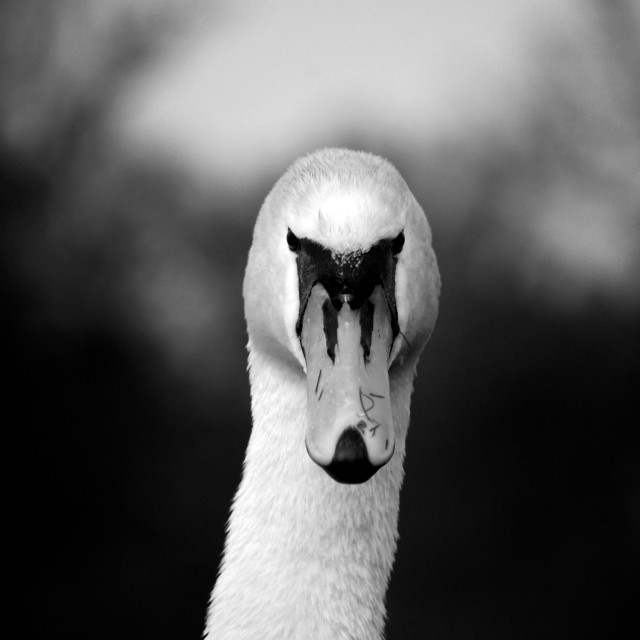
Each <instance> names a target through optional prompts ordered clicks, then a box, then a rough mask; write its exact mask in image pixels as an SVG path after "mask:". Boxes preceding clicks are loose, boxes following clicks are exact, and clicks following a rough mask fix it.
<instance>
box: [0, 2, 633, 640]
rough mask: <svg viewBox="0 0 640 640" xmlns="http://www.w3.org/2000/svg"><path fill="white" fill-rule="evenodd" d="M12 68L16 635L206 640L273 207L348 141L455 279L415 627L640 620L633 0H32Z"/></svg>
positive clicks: (552, 626)
mask: <svg viewBox="0 0 640 640" xmlns="http://www.w3.org/2000/svg"><path fill="white" fill-rule="evenodd" d="M0 56H1V60H0V63H1V65H0V73H1V75H0V194H1V201H0V202H1V218H0V247H1V248H0V265H1V267H0V268H1V270H0V282H1V283H2V326H3V331H2V334H3V338H4V340H3V342H4V347H3V351H4V357H3V362H4V363H5V365H4V370H5V375H6V379H7V382H6V383H5V390H6V398H7V400H8V405H7V408H6V410H5V412H4V414H5V429H6V430H7V431H11V432H13V431H15V432H17V434H18V441H19V447H18V459H17V461H16V465H15V466H14V467H13V471H11V477H14V474H15V477H14V479H13V480H11V479H10V480H9V482H10V488H9V490H8V493H9V494H10V496H11V499H10V504H11V505H13V504H15V507H16V515H15V517H12V518H11V519H10V520H9V522H10V527H11V531H12V533H15V536H16V538H17V540H16V543H17V544H16V546H15V548H16V549H17V553H18V558H17V564H18V568H19V570H18V574H19V575H18V579H17V583H16V591H17V596H18V597H17V601H18V609H17V611H15V612H10V614H9V615H10V616H11V617H13V616H12V615H11V614H12V613H13V614H14V616H15V619H16V622H17V623H18V625H19V627H20V630H21V631H20V635H21V637H35V636H36V635H37V636H38V637H39V636H42V635H46V636H49V635H51V636H52V637H53V636H57V635H61V636H63V637H65V638H67V639H69V640H71V639H74V638H83V639H84V638H87V637H92V638H94V639H95V640H102V639H104V640H107V639H109V640H112V639H114V638H118V639H129V638H131V639H134V638H135V639H140V638H155V639H157V640H161V639H164V638H166V639H169V638H171V639H173V640H175V639H177V638H180V639H185V640H188V639H190V638H193V639H196V638H199V637H200V635H201V633H202V630H203V626H204V616H205V610H206V606H207V601H208V597H209V592H210V590H211V587H212V585H213V582H214V579H215V576H216V572H217V567H218V563H219V558H220V554H221V552H222V545H223V539H224V529H225V522H226V519H227V516H228V510H229V504H230V501H231V498H232V496H233V494H234V491H235V489H236V487H237V484H238V482H239V480H240V475H241V468H242V459H243V455H244V450H245V447H246V443H247V440H248V437H249V431H250V426H251V421H250V412H249V387H248V382H247V377H246V370H245V369H246V353H245V343H246V335H245V328H244V320H243V309H242V297H241V285H242V277H243V270H244V265H245V260H246V255H247V251H248V249H249V246H250V241H251V233H252V226H253V223H254V220H255V216H256V214H257V212H258V209H259V207H260V204H261V202H262V200H263V198H264V197H265V195H266V194H267V192H268V190H269V188H270V187H271V185H272V184H273V182H274V181H275V180H276V179H277V178H278V177H279V175H280V174H281V173H282V172H283V171H284V170H285V168H286V167H287V166H288V164H289V163H290V162H291V161H293V160H294V158H295V157H296V156H298V155H300V154H302V153H306V152H308V151H310V150H312V149H314V148H316V147H322V146H331V145H342V146H350V147H354V148H359V149H365V150H369V151H372V152H375V153H378V154H380V155H383V156H385V157H387V158H388V159H389V160H391V161H392V162H393V163H394V164H395V165H396V166H397V168H398V169H399V170H400V172H401V173H402V174H403V175H404V177H405V179H406V180H407V182H408V184H409V186H410V188H411V189H412V191H413V192H414V194H415V195H416V197H417V198H418V200H419V201H420V202H421V204H422V205H423V207H424V209H425V211H426V213H427V215H428V217H429V219H430V222H431V225H432V228H433V232H434V242H435V248H436V252H437V254H438V257H439V261H440V269H441V272H442V279H443V292H442V299H441V313H440V318H439V321H438V325H437V327H436V331H435V333H434V335H433V338H432V340H431V343H430V344H429V345H428V346H427V349H426V351H425V354H424V356H423V358H422V362H421V365H420V368H419V376H418V380H417V386H416V391H415V395H414V402H413V420H412V426H411V429H410V433H409V442H408V455H407V460H406V467H405V468H406V480H405V486H404V489H403V493H402V501H401V515H400V525H399V526H400V535H401V539H400V543H399V550H398V555H397V560H396V565H395V570H394V574H393V576H392V580H391V585H390V589H389V593H388V612H389V623H388V631H387V635H388V638H389V640H396V639H400V638H432V639H437V640H441V639H451V640H460V639H474V640H482V639H485V638H486V639H491V640H495V639H497V638H505V639H510V640H511V639H513V638H519V639H520V638H522V639H529V638H531V639H539V638H602V637H613V638H627V637H634V638H635V637H638V635H637V633H638V615H637V613H638V612H637V608H638V601H637V593H636V595H635V596H634V595H633V593H634V591H633V586H634V585H635V588H636V589H637V584H638V578H639V577H640V571H639V569H640V456H639V449H638V447H637V437H636V431H637V429H638V426H637V425H638V424H639V422H638V410H637V409H638V381H639V376H638V373H639V369H640V366H639V356H640V332H639V330H638V329H639V326H640V322H639V321H640V6H639V3H638V2H637V1H636V0H607V1H605V0H601V1H597V0H563V1H561V2H558V1H557V0H538V1H537V2H535V3H533V2H525V1H524V0H476V1H475V2H473V3H471V2H464V1H462V0H447V1H446V2H445V1H443V0H422V1H421V2H417V1H414V2H411V1H409V0H395V1H394V2H390V1H389V2H377V1H376V2H374V1H371V0H369V1H365V0H347V1H338V0H326V1H325V2H323V3H315V2H311V1H310V0H303V1H298V2H295V3H294V2H283V1H279V0H268V1H262V2H256V1H254V2H251V1H249V0H238V1H236V2H231V1H229V0H227V1H215V0H209V1H205V0H180V1H178V0H136V1H134V0H109V1H107V2H105V1H104V0H59V1H58V2H55V3H54V2H48V0H4V1H2V2H0ZM10 451H13V449H12V448H11V449H10ZM10 451H8V452H7V453H9V452H10ZM8 462H10V458H8ZM14 524H15V527H14V526H13V525H14ZM8 551H9V555H10V556H12V555H13V553H12V551H13V550H12V548H10V549H9V550H8ZM10 559H12V558H10ZM12 586H13V585H12Z"/></svg>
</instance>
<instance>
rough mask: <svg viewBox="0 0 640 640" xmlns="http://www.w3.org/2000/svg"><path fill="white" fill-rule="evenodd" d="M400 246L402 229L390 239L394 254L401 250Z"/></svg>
mask: <svg viewBox="0 0 640 640" xmlns="http://www.w3.org/2000/svg"><path fill="white" fill-rule="evenodd" d="M402 247H404V231H401V232H400V233H399V234H398V235H397V236H396V237H395V238H394V239H393V240H392V241H391V251H393V253H394V254H395V255H398V254H399V253H400V252H401V251H402Z"/></svg>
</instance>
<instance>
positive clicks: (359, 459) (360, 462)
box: [307, 427, 395, 484]
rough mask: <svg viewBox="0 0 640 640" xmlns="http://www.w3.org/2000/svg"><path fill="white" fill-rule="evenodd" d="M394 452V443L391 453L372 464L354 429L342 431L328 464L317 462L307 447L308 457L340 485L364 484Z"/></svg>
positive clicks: (362, 441) (360, 437)
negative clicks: (377, 462) (379, 461)
mask: <svg viewBox="0 0 640 640" xmlns="http://www.w3.org/2000/svg"><path fill="white" fill-rule="evenodd" d="M394 450H395V443H394V445H393V446H392V448H391V452H390V453H389V454H388V455H387V456H385V457H384V459H383V460H382V462H381V463H380V464H373V463H372V462H371V460H370V459H369V454H368V452H367V447H366V445H365V443H364V440H363V438H362V435H361V434H360V432H359V431H358V430H357V429H356V428H354V427H347V428H346V429H345V430H344V431H343V433H342V435H341V436H340V438H339V439H338V443H337V444H336V448H335V452H334V454H333V458H332V460H331V461H330V462H328V463H326V462H324V461H320V460H318V458H317V457H316V456H314V455H313V453H312V452H311V450H310V449H309V446H308V445H307V453H308V454H309V457H310V458H311V459H312V460H313V461H314V462H316V463H317V464H318V465H319V466H320V467H322V468H323V469H324V471H326V473H327V474H328V475H329V476H330V477H331V478H333V480H335V481H336V482H340V483H342V484H362V483H363V482H366V481H367V480H369V479H370V478H371V477H372V476H373V475H374V474H375V473H376V472H377V471H378V469H380V468H382V467H383V466H384V465H385V464H386V463H387V462H388V461H389V460H390V459H391V457H392V456H393V452H394Z"/></svg>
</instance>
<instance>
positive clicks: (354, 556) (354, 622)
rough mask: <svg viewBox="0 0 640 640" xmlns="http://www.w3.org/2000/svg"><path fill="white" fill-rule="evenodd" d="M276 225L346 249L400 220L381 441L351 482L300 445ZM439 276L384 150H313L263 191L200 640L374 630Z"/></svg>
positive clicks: (298, 380) (421, 224)
mask: <svg viewBox="0 0 640 640" xmlns="http://www.w3.org/2000/svg"><path fill="white" fill-rule="evenodd" d="M289 229H290V230H291V231H292V232H293V233H294V234H295V235H296V236H298V237H301V238H309V239H311V240H314V241H315V242H318V243H319V244H321V245H322V246H323V247H326V248H327V249H329V250H331V251H332V252H333V253H335V254H345V253H354V254H356V255H357V254H358V252H364V251H367V250H368V249H369V248H370V247H372V246H373V245H375V243H376V242H378V241H380V240H384V239H388V238H393V237H395V236H397V235H398V234H399V233H400V232H404V236H405V244H404V247H403V249H402V251H401V253H399V255H398V257H397V264H396V267H395V296H396V301H397V312H398V324H399V328H400V332H401V334H399V335H398V336H397V337H396V338H395V340H394V342H393V347H392V350H391V354H390V358H389V365H390V366H389V372H388V375H389V385H390V393H391V411H392V416H393V430H394V434H395V452H394V454H393V456H392V457H391V459H390V461H389V462H388V463H387V464H386V466H384V467H382V468H381V469H380V470H379V471H377V473H375V475H373V477H371V479H369V480H368V481H366V482H364V483H362V484H340V483H339V482H336V481H335V480H333V479H332V478H331V477H329V475H327V473H325V471H324V470H323V469H322V468H321V467H320V466H318V464H316V463H315V462H314V461H313V460H312V459H311V458H310V456H309V454H308V453H307V450H306V447H305V430H306V421H307V382H306V378H305V372H306V362H305V355H304V354H303V351H302V348H301V344H300V339H299V337H298V335H297V334H296V321H297V318H298V313H299V307H300V301H299V296H298V293H299V292H298V275H297V265H296V257H295V255H294V254H293V253H292V251H291V250H290V248H289V247H288V246H287V240H286V238H287V232H288V230H289ZM439 289H440V277H439V273H438V267H437V263H436V259H435V255H434V253H433V250H432V247H431V233H430V230H429V226H428V224H427V220H426V217H425V215H424V213H423V212H422V210H421V208H420V206H419V205H418V203H417V202H416V200H415V198H414V197H413V196H412V194H411V193H410V191H409V189H408V187H407V186H406V184H405V182H404V180H403V179H402V178H401V176H400V175H399V173H398V172H397V171H396V170H395V169H394V168H393V167H392V166H391V165H390V164H389V163H388V162H386V161H385V160H383V159H381V158H378V157H376V156H373V155H371V154H367V153H363V152H355V151H349V150H346V149H325V150H321V151H318V152H315V153H313V154H310V155H308V156H305V157H303V158H301V159H299V160H297V161H296V162H295V163H294V164H293V165H292V166H291V167H290V168H289V170H288V171H287V172H286V173H285V174H284V176H283V177H282V178H281V179H280V180H279V181H278V182H277V183H276V185H275V186H274V188H273V190H272V191H271V193H270V194H269V195H268V197H267V198H266V200H265V202H264V204H263V206H262V208H261V210H260V214H259V216H258V220H257V222H256V226H255V231H254V236H253V244H252V247H251V251H250V254H249V262H248V266H247V271H246V275H245V281H244V298H245V315H246V319H247V326H248V332H249V345H248V349H249V376H250V382H251V400H252V415H253V428H252V432H251V437H250V440H249V445H248V448H247V453H246V459H245V466H244V473H243V477H242V482H241V484H240V487H239V489H238V492H237V494H236V497H235V499H234V503H233V507H232V512H231V517H230V519H229V524H228V536H227V541H226V545H225V553H224V558H223V561H222V565H221V568H220V574H219V577H218V580H217V582H216V585H215V588H214V590H213V594H212V601H211V606H210V609H209V615H208V619H207V627H206V637H207V638H209V639H210V640H253V639H256V640H257V639H260V640H268V639H271V638H273V639H276V638H277V639H278V640H287V639H300V640H311V639H313V640H324V639H326V640H339V639H342V638H344V639H345V640H346V639H349V640H355V639H363V640H364V639H366V640H371V639H375V638H380V637H382V634H383V626H384V616H385V605H384V599H385V593H386V589H387V582H388V579H389V575H390V571H391V567H392V564H393V559H394V554H395V549H396V539H397V519H398V500H399V492H400V486H401V483H402V478H403V467H402V465H403V458H404V451H405V437H406V433H407V428H408V424H409V404H410V398H411V392H412V388H413V378H414V374H415V368H416V364H417V361H418V356H419V354H420V352H421V351H422V348H423V346H424V344H425V343H426V341H427V339H428V337H429V335H430V334H431V331H432V329H433V326H434V324H435V321H436V316H437V310H438V295H439Z"/></svg>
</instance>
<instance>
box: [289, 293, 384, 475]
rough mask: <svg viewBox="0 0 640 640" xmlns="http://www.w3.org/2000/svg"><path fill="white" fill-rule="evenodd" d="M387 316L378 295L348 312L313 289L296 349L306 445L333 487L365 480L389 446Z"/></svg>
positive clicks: (346, 305)
mask: <svg viewBox="0 0 640 640" xmlns="http://www.w3.org/2000/svg"><path fill="white" fill-rule="evenodd" d="M392 342H393V337H392V327H391V316H390V312H389V305H388V303H387V300H386V297H385V295H384V291H383V289H382V287H381V286H377V287H376V288H375V289H374V291H373V293H372V295H371V296H370V297H369V299H368V300H367V301H366V302H365V303H364V304H362V305H361V306H360V307H359V308H357V309H352V308H351V305H350V296H348V295H344V296H342V297H341V299H340V300H338V301H336V300H334V301H333V302H332V300H331V299H330V298H329V295H328V294H327V292H326V290H325V288H324V287H323V286H322V285H321V284H316V285H314V287H313V289H312V291H311V294H310V297H309V301H308V304H307V307H306V309H305V312H304V318H303V323H302V332H301V344H302V348H303V351H304V354H305V358H306V363H307V430H306V437H305V441H306V446H307V451H308V453H309V456H310V457H311V459H312V460H313V461H314V462H316V463H317V464H319V465H320V466H321V467H323V469H324V470H325V471H326V472H327V473H328V474H329V475H330V476H331V477H332V478H333V479H334V480H337V481H338V482H343V483H347V484H358V483H361V482H365V481H367V480H368V479H369V478H370V477H371V476H372V475H373V474H374V473H375V472H376V471H377V470H378V469H379V468H380V467H382V466H384V465H385V464H386V463H387V462H388V461H389V460H390V459H391V456H392V455H393V451H394V448H395V440H394V429H393V418H392V415H391V401H390V393H389V370H388V364H389V352H390V350H391V345H392Z"/></svg>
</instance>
